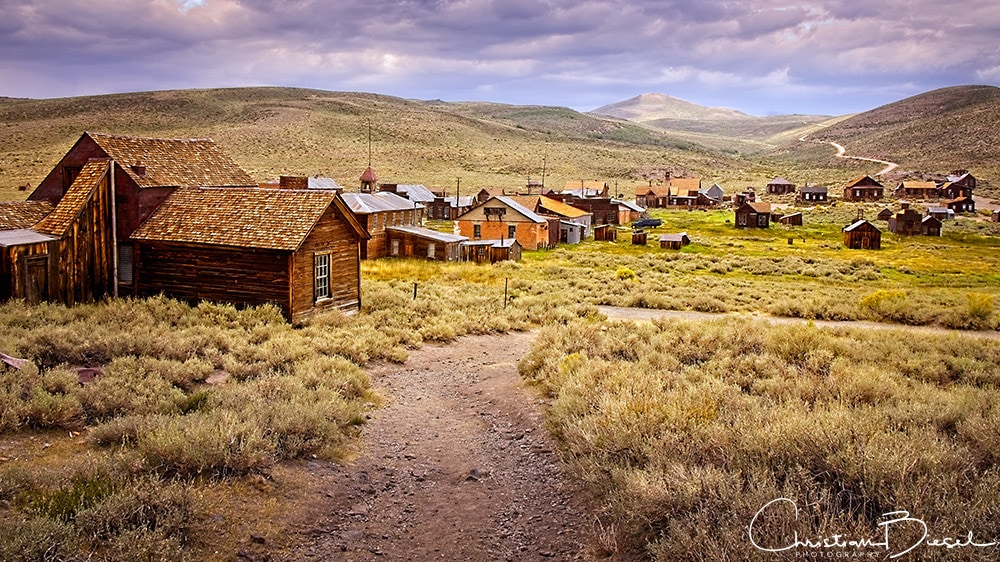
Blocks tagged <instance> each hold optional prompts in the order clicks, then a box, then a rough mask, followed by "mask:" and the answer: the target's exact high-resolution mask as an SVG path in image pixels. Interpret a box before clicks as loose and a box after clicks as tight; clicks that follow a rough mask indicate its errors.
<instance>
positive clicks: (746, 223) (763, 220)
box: [736, 201, 771, 228]
mask: <svg viewBox="0 0 1000 562" xmlns="http://www.w3.org/2000/svg"><path fill="white" fill-rule="evenodd" d="M769 226H771V204H770V203H763V202H756V201H755V202H753V203H744V204H743V205H740V207H739V208H738V209H736V228H768V227H769Z"/></svg>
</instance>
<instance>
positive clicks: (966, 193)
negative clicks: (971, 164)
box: [938, 172, 976, 199]
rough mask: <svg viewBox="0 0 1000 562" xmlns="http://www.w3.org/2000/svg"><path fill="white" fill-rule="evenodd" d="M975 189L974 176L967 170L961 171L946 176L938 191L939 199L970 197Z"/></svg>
mask: <svg viewBox="0 0 1000 562" xmlns="http://www.w3.org/2000/svg"><path fill="white" fill-rule="evenodd" d="M975 189H976V177H975V176H973V175H972V174H970V173H968V172H963V173H961V174H953V175H950V176H948V177H947V178H946V180H945V182H944V183H942V184H941V188H940V189H939V190H938V191H939V197H940V198H941V199H958V198H960V197H972V192H973V191H974V190H975Z"/></svg>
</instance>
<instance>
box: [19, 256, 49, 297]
mask: <svg viewBox="0 0 1000 562" xmlns="http://www.w3.org/2000/svg"><path fill="white" fill-rule="evenodd" d="M24 266H25V267H24V300H26V301H28V304H38V303H40V302H42V301H44V300H48V298H49V257H48V256H32V257H30V258H27V259H25V263H24Z"/></svg>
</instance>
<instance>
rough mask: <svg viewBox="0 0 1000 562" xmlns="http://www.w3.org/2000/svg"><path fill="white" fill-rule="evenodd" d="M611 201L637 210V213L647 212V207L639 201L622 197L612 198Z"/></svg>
mask: <svg viewBox="0 0 1000 562" xmlns="http://www.w3.org/2000/svg"><path fill="white" fill-rule="evenodd" d="M611 202H612V203H617V204H618V205H621V206H622V207H626V208H628V209H629V210H631V211H635V212H637V213H645V212H646V209H644V208H642V207H640V206H639V205H638V204H637V203H633V202H631V201H624V200H622V199H612V200H611Z"/></svg>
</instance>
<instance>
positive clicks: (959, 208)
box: [945, 196, 976, 213]
mask: <svg viewBox="0 0 1000 562" xmlns="http://www.w3.org/2000/svg"><path fill="white" fill-rule="evenodd" d="M945 205H946V206H947V207H948V208H949V209H951V210H952V211H954V212H956V213H975V212H976V201H975V199H973V198H972V197H971V196H964V197H958V198H955V199H952V200H950V201H948V202H946V203H945Z"/></svg>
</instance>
